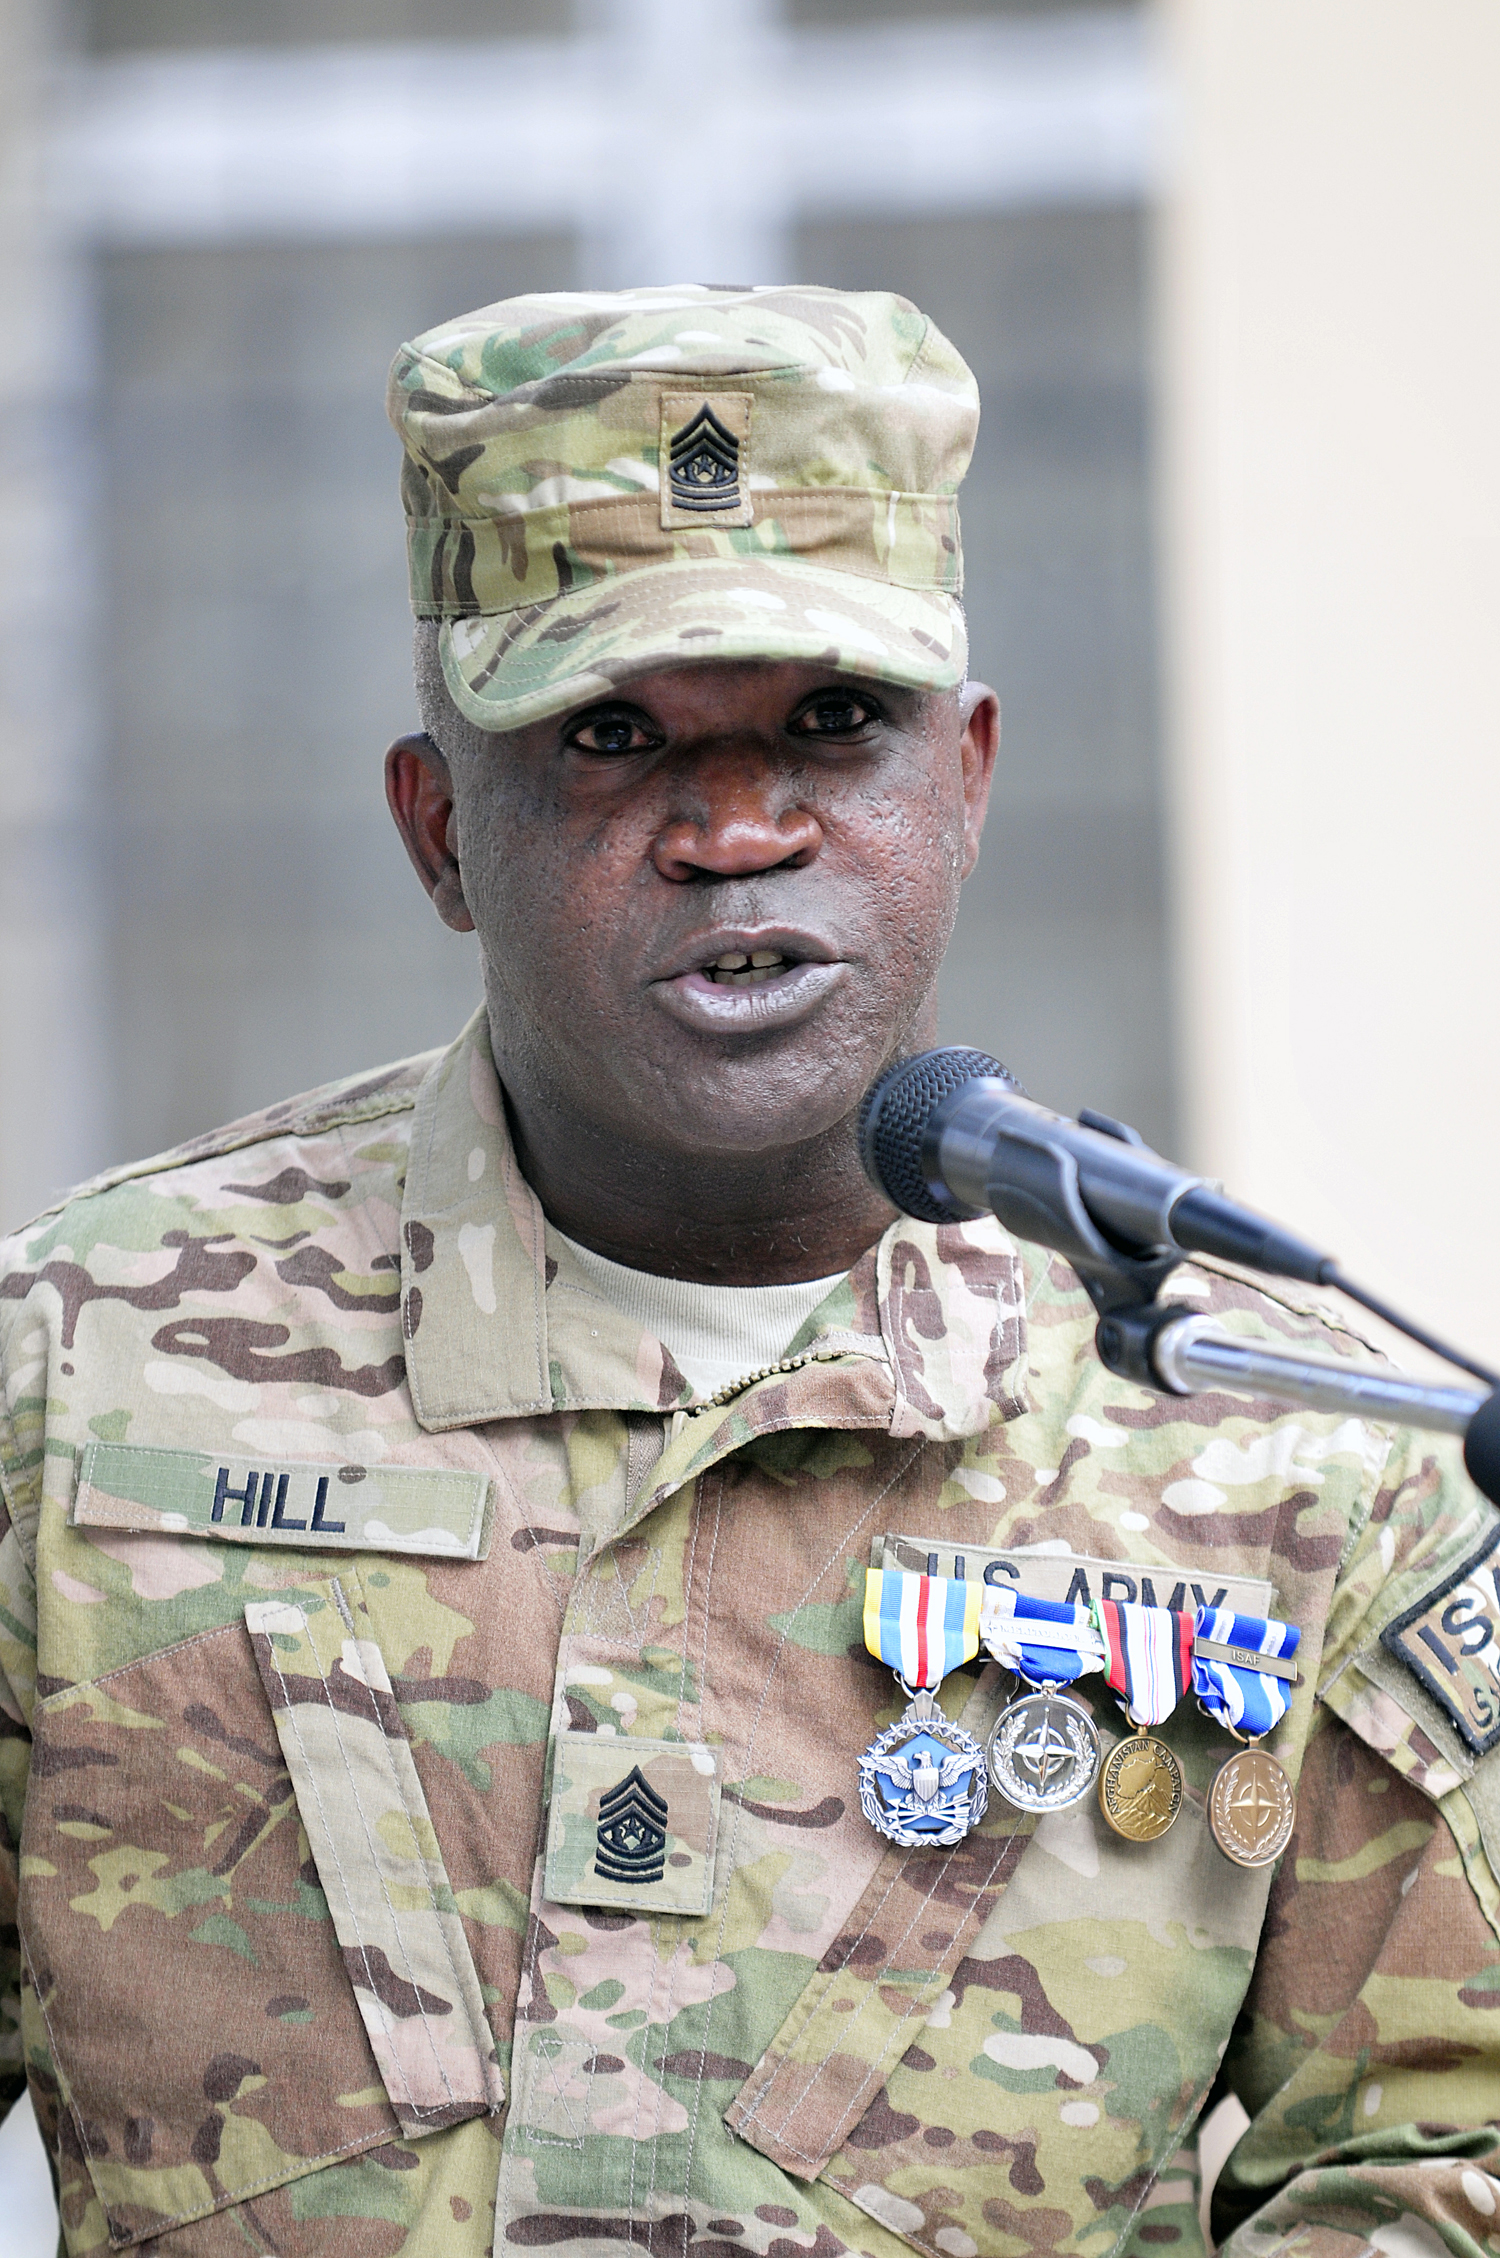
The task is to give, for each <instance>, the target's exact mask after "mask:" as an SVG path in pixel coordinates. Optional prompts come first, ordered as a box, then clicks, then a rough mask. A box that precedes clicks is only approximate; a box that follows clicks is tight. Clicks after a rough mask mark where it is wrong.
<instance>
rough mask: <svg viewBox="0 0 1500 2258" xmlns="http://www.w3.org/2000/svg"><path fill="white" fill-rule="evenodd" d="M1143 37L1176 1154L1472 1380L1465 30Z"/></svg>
mask: <svg viewBox="0 0 1500 2258" xmlns="http://www.w3.org/2000/svg"><path fill="white" fill-rule="evenodd" d="M1164 17H1165V25H1166V30H1167V33H1168V37H1169V43H1170V46H1171V48H1172V50H1173V67H1174V72H1175V75H1176V78H1177V82H1178V100H1179V105H1180V108H1179V120H1178V148H1177V151H1176V159H1175V163H1176V171H1175V179H1174V188H1173V192H1172V195H1171V199H1170V202H1169V207H1168V215H1167V218H1166V221H1165V223H1164V226H1163V230H1162V238H1161V254H1162V255H1161V267H1160V317H1161V332H1160V334H1161V342H1162V347H1163V359H1164V374H1165V385H1164V397H1163V414H1162V425H1161V429H1162V442H1161V443H1162V451H1163V469H1164V488H1165V493H1166V495H1167V511H1166V526H1167V533H1168V539H1167V563H1168V571H1167V585H1168V588H1169V591H1170V593H1169V598H1168V620H1169V649H1170V652H1171V658H1170V663H1169V680H1170V683H1171V688H1172V699H1173V705H1174V732H1175V750H1174V761H1175V780H1174V784H1173V788H1172V797H1173V801H1174V805H1175V821H1176V830H1177V849H1178V856H1177V887H1178V902H1177V916H1178V925H1177V957H1178V965H1179V977H1180V1017H1181V1027H1182V1037H1183V1061H1182V1063H1183V1088H1184V1120H1185V1124H1186V1126H1185V1133H1184V1143H1185V1145H1186V1146H1187V1147H1188V1148H1189V1149H1190V1151H1191V1155H1192V1157H1193V1158H1194V1159H1195V1160H1196V1161H1197V1162H1198V1163H1199V1164H1200V1165H1202V1166H1204V1167H1206V1168H1208V1169H1210V1170H1212V1171H1213V1172H1214V1173H1215V1174H1219V1175H1222V1176H1223V1177H1224V1178H1225V1179H1226V1180H1227V1181H1228V1182H1229V1184H1230V1185H1231V1187H1232V1188H1233V1189H1234V1190H1235V1191H1237V1192H1238V1193H1240V1194H1241V1195H1242V1196H1243V1197H1245V1198H1247V1199H1252V1200H1254V1201H1255V1202H1257V1203H1258V1204H1259V1205H1261V1206H1263V1207H1265V1208H1267V1209H1269V1210H1271V1211H1272V1212H1274V1213H1278V1214H1280V1215H1282V1216H1284V1217H1285V1218H1286V1219H1287V1220H1288V1221H1291V1222H1294V1223H1296V1224H1298V1225H1300V1226H1301V1227H1302V1228H1304V1229H1305V1230H1307V1231H1308V1232H1310V1233H1313V1234H1317V1233H1322V1234H1324V1235H1325V1236H1326V1238H1327V1240H1328V1241H1329V1242H1330V1243H1331V1244H1332V1245H1333V1246H1334V1248H1335V1249H1336V1250H1337V1251H1338V1252H1340V1253H1341V1254H1342V1255H1343V1256H1344V1258H1345V1261H1346V1266H1347V1267H1348V1268H1349V1269H1350V1270H1352V1271H1353V1272H1354V1273H1355V1275H1357V1276H1361V1277H1362V1278H1363V1279H1364V1280H1365V1281H1366V1282H1367V1283H1370V1284H1373V1285H1375V1286H1376V1287H1377V1289H1379V1288H1380V1287H1381V1286H1384V1288H1385V1289H1386V1290H1388V1291H1389V1292H1390V1293H1391V1294H1392V1295H1393V1296H1395V1297H1396V1298H1398V1299H1400V1300H1402V1301H1403V1302H1404V1304H1405V1305H1406V1306H1407V1307H1409V1308H1410V1309H1411V1310H1412V1311H1413V1312H1415V1313H1417V1314H1419V1315H1421V1314H1425V1315H1426V1317H1427V1318H1428V1320H1429V1321H1430V1322H1433V1323H1436V1324H1439V1325H1440V1326H1443V1327H1446V1328H1447V1329H1448V1330H1449V1331H1450V1332H1451V1333H1452V1334H1456V1335H1458V1336H1460V1337H1461V1338H1462V1339H1463V1340H1465V1341H1467V1342H1468V1343H1469V1344H1470V1345H1471V1346H1472V1347H1474V1348H1475V1349H1476V1350H1481V1351H1484V1352H1487V1353H1488V1354H1489V1355H1490V1356H1491V1357H1495V1358H1500V1290H1497V1285H1496V1273H1497V1270H1500V1167H1497V1165H1496V1157H1497V1156H1496V1146H1497V1130H1500V1015H1497V1011H1496V1001H1497V979H1496V976H1497V971H1500V947H1497V943H1500V365H1497V364H1500V352H1497V347H1500V132H1497V130H1496V118H1497V114H1500V9H1497V8H1496V6H1495V4H1494V0H1167V5H1166V6H1165V8H1164Z"/></svg>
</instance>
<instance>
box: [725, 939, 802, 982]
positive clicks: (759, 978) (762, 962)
mask: <svg viewBox="0 0 1500 2258" xmlns="http://www.w3.org/2000/svg"><path fill="white" fill-rule="evenodd" d="M798 962H799V959H798V958H796V957H789V956H784V955H783V954H782V952H781V950H780V949H752V950H751V951H750V952H749V954H748V955H747V954H746V953H745V952H744V951H743V950H740V949H730V950H728V951H726V953H725V954H724V955H723V956H719V957H715V958H714V959H713V961H712V963H710V964H705V965H704V966H703V977H704V979H705V980H712V982H713V983H714V985H715V987H717V988H759V987H762V986H763V985H764V984H765V982H766V981H767V980H774V979H775V978H776V976H777V974H778V973H780V972H790V971H792V970H793V968H794V967H795V966H796V964H797V963H798Z"/></svg>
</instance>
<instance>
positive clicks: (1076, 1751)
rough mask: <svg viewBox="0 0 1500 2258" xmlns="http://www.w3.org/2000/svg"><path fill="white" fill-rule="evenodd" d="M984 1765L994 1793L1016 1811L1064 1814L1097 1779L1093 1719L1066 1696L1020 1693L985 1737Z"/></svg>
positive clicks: (1096, 1734) (1097, 1751)
mask: <svg viewBox="0 0 1500 2258" xmlns="http://www.w3.org/2000/svg"><path fill="white" fill-rule="evenodd" d="M989 1764H990V1778H991V1780H993V1782H994V1784H995V1787H996V1789H997V1790H998V1791H999V1793H1000V1794H1001V1795H1003V1796H1004V1798H1005V1800H1006V1802H1007V1803H1011V1804H1014V1805H1015V1807H1016V1809H1017V1810H1018V1811H1038V1812H1041V1811H1066V1810H1067V1809H1068V1807H1069V1805H1070V1804H1074V1803H1077V1802H1078V1801H1079V1800H1080V1799H1081V1798H1082V1797H1083V1796H1086V1795H1087V1794H1088V1792H1089V1789H1090V1788H1091V1787H1092V1786H1093V1784H1094V1781H1095V1779H1096V1778H1097V1776H1098V1772H1099V1735H1098V1732H1097V1730H1096V1729H1095V1725H1094V1720H1093V1718H1092V1717H1091V1716H1090V1715H1089V1713H1088V1711H1087V1710H1086V1709H1085V1708H1084V1706H1083V1704H1082V1703H1081V1702H1078V1701H1074V1700H1072V1699H1071V1698H1070V1697H1069V1696H1068V1695H1067V1694H1060V1693H1051V1692H1043V1693H1030V1694H1024V1695H1022V1697H1021V1698H1020V1700H1018V1701H1013V1702H1012V1703H1011V1705H1010V1707H1009V1708H1008V1709H1007V1710H1006V1711H1005V1714H1004V1715H1003V1716H1002V1718H1001V1719H1000V1722H999V1724H998V1725H997V1726H996V1727H995V1730H994V1732H993V1733H992V1735H991V1736H990V1746H989Z"/></svg>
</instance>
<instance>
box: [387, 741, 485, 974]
mask: <svg viewBox="0 0 1500 2258" xmlns="http://www.w3.org/2000/svg"><path fill="white" fill-rule="evenodd" d="M385 796H386V802H387V804H388V806H389V808H390V811H391V814H392V815H393V816H394V817H395V819H396V829H397V830H398V831H399V832H400V834H401V843H402V845H403V846H404V847H405V849H406V851H407V854H408V855H409V856H410V857H411V866H412V869H413V870H414V871H415V872H416V874H417V876H418V877H419V878H420V879H421V881H422V884H423V885H424V886H425V887H426V888H427V891H428V893H429V894H430V895H431V896H432V906H433V908H434V909H435V910H436V911H437V913H438V916H439V917H440V918H441V919H442V921H443V923H444V924H445V925H449V926H451V927H452V928H453V931H454V932H455V933H472V932H473V930H474V920H473V918H472V917H471V916H470V915H469V905H468V903H467V902H466V901H465V900H464V881H463V872H462V871H461V870H460V869H459V866H458V820H457V817H456V816H455V814H454V811H453V779H452V777H451V776H450V775H449V773H448V763H447V762H446V761H445V760H444V758H443V756H442V754H441V753H440V752H439V751H438V749H437V746H436V745H435V744H434V743H433V741H432V739H431V738H430V737H429V736H427V735H426V734H425V732H423V733H420V734H418V735H416V736H413V737H398V738H397V739H396V742H395V744H394V745H392V747H391V749H390V751H389V752H388V753H387V754H386V756H385Z"/></svg>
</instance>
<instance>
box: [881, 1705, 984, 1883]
mask: <svg viewBox="0 0 1500 2258" xmlns="http://www.w3.org/2000/svg"><path fill="white" fill-rule="evenodd" d="M988 1801H989V1785H988V1782H987V1781H986V1779H985V1772H984V1750H983V1749H982V1748H981V1747H980V1745H979V1743H978V1741H977V1740H975V1738H974V1736H973V1734H972V1733H966V1732H965V1731H964V1730H963V1727H962V1726H961V1725H953V1724H950V1723H949V1721H948V1719H947V1718H946V1717H945V1716H944V1715H943V1712H942V1711H941V1709H939V1707H938V1705H937V1703H936V1702H935V1701H934V1699H933V1697H932V1695H931V1694H930V1693H927V1692H925V1691H924V1692H920V1693H917V1694H914V1695H913V1696H912V1701H911V1706H910V1707H909V1708H908V1709H907V1710H906V1712H905V1714H904V1715H903V1716H901V1717H898V1718H897V1720H896V1722H895V1724H894V1725H887V1727H886V1729H885V1731H884V1732H883V1733H880V1734H878V1735H877V1736H876V1738H875V1739H874V1740H873V1741H871V1743H870V1745H869V1747H868V1748H867V1749H866V1750H865V1753H864V1755H863V1756H862V1757H861V1758H860V1760H859V1807H860V1809H861V1811H863V1813H864V1815H865V1817H866V1818H867V1819H868V1820H869V1822H870V1825H871V1826H872V1827H874V1828H876V1829H877V1830H878V1832H879V1833H881V1834H883V1835H885V1836H886V1837H887V1838H888V1840H889V1841H891V1842H896V1843H901V1844H902V1845H903V1846H904V1847H905V1848H906V1849H908V1850H920V1849H922V1848H923V1847H924V1846H925V1847H929V1848H932V1849H943V1848H946V1847H947V1846H948V1845H949V1844H951V1843H956V1842H962V1841H963V1838H964V1836H965V1835H966V1834H968V1833H969V1831H970V1830H971V1828H974V1827H977V1826H978V1824H979V1822H980V1820H981V1819H982V1818H983V1817H984V1812H985V1805H986V1804H987V1803H988Z"/></svg>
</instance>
